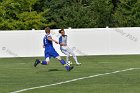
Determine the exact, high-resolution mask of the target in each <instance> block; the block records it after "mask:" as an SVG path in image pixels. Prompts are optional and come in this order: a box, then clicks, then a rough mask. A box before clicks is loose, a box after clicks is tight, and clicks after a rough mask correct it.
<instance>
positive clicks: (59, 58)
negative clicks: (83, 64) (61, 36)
mask: <svg viewBox="0 0 140 93" xmlns="http://www.w3.org/2000/svg"><path fill="white" fill-rule="evenodd" d="M55 58H56V59H58V60H59V61H60V63H61V64H62V65H63V66H64V67H65V68H66V70H67V71H70V70H72V69H73V66H69V65H67V64H66V62H65V61H64V60H63V59H61V57H60V56H57V57H55Z"/></svg>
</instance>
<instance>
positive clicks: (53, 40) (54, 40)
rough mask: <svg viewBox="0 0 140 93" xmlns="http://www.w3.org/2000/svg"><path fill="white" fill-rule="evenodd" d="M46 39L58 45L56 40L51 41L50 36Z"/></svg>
mask: <svg viewBox="0 0 140 93" xmlns="http://www.w3.org/2000/svg"><path fill="white" fill-rule="evenodd" d="M47 39H48V40H49V41H53V42H55V43H56V44H58V42H57V41H56V40H54V39H52V37H51V36H49V37H48V38H47Z"/></svg>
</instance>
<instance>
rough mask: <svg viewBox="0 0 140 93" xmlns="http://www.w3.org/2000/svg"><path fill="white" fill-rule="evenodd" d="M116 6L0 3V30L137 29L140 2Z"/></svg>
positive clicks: (95, 0) (94, 1) (77, 1)
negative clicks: (133, 27) (107, 27)
mask: <svg viewBox="0 0 140 93" xmlns="http://www.w3.org/2000/svg"><path fill="white" fill-rule="evenodd" d="M114 2H116V1H114ZM115 5H116V7H115V8H114V4H113V2H112V0H0V29H1V30H14V29H15V30H18V29H23V30H26V29H32V28H34V29H43V28H44V27H45V26H50V27H51V28H62V27H63V28H68V27H72V28H94V27H106V26H109V27H131V26H140V17H139V16H140V0H120V2H116V4H115Z"/></svg>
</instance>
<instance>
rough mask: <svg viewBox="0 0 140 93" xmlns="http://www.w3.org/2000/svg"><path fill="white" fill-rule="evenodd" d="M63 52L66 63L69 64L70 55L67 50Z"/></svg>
mask: <svg viewBox="0 0 140 93" xmlns="http://www.w3.org/2000/svg"><path fill="white" fill-rule="evenodd" d="M61 51H62V53H64V54H65V55H66V63H67V64H69V61H70V60H69V57H70V53H69V52H67V51H66V50H65V49H62V50H61Z"/></svg>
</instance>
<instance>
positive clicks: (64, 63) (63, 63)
mask: <svg viewBox="0 0 140 93" xmlns="http://www.w3.org/2000/svg"><path fill="white" fill-rule="evenodd" d="M60 62H61V64H62V65H64V66H65V68H66V70H69V68H70V67H69V66H68V65H67V64H66V62H65V61H64V60H63V59H62V60H60Z"/></svg>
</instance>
